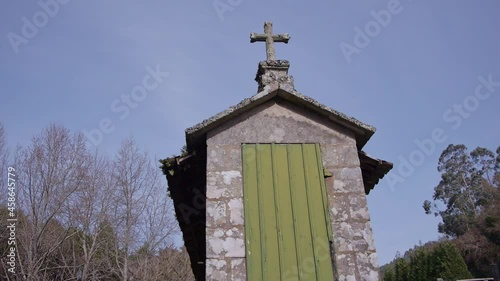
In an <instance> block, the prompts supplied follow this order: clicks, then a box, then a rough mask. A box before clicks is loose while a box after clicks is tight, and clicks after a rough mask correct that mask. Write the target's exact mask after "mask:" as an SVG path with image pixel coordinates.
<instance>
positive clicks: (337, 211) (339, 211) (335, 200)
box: [328, 193, 351, 222]
mask: <svg viewBox="0 0 500 281" xmlns="http://www.w3.org/2000/svg"><path fill="white" fill-rule="evenodd" d="M328 201H329V203H330V204H329V205H330V206H331V208H330V220H331V221H332V222H345V221H347V220H349V217H350V216H349V210H350V209H351V206H350V200H349V195H344V194H341V193H334V194H329V195H328Z"/></svg>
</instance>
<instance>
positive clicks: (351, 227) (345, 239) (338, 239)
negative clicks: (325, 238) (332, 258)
mask: <svg viewBox="0 0 500 281" xmlns="http://www.w3.org/2000/svg"><path fill="white" fill-rule="evenodd" d="M333 233H334V236H333V240H334V247H335V250H336V251H337V252H351V251H356V252H366V251H374V250H375V246H374V244H375V243H374V242H373V236H372V231H371V227H370V224H369V223H368V222H366V223H359V222H351V223H349V222H341V223H333Z"/></svg>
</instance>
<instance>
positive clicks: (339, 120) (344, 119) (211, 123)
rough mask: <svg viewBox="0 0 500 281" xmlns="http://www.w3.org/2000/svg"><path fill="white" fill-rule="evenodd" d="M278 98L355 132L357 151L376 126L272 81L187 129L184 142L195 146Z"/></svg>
mask: <svg viewBox="0 0 500 281" xmlns="http://www.w3.org/2000/svg"><path fill="white" fill-rule="evenodd" d="M276 97H279V98H281V99H284V100H286V101H289V102H290V103H292V104H294V105H296V106H299V107H303V108H306V109H308V110H310V111H312V112H315V113H317V114H319V115H320V116H323V117H324V118H325V119H327V120H330V121H331V122H333V123H335V124H337V125H340V126H342V127H345V128H347V129H348V130H350V131H353V132H354V133H355V137H356V143H357V147H358V150H361V148H362V147H363V146H364V145H365V144H366V143H367V142H368V140H369V139H370V137H371V136H372V135H373V134H374V133H375V128H374V127H373V126H370V125H368V124H365V123H363V122H361V121H359V120H357V119H355V118H353V117H350V116H348V115H346V114H344V113H342V112H339V111H336V110H334V109H332V108H330V107H328V106H326V105H323V104H321V103H319V102H317V101H316V100H314V99H312V98H310V97H307V96H305V95H303V94H301V93H299V92H297V91H295V90H294V89H293V86H290V85H289V84H283V83H273V84H270V85H268V86H266V87H265V88H264V89H263V90H262V91H261V92H259V93H257V94H256V95H254V96H252V97H250V98H247V99H244V100H242V101H241V102H240V103H238V104H236V105H234V106H231V107H229V108H228V109H226V110H224V111H222V112H220V113H218V114H216V115H214V116H212V117H210V118H208V119H206V120H204V121H203V122H201V123H199V124H196V125H194V126H193V127H190V128H188V129H186V142H187V146H188V148H189V147H196V146H197V145H198V144H200V143H201V142H204V141H205V138H206V133H207V132H208V131H211V130H213V129H215V128H217V127H218V126H220V125H222V124H224V123H225V122H227V121H228V120H230V119H233V118H234V117H236V116H238V115H240V114H243V113H245V112H247V111H249V110H251V109H253V108H255V107H257V106H259V105H261V104H263V103H265V102H267V101H269V100H271V99H273V98H276Z"/></svg>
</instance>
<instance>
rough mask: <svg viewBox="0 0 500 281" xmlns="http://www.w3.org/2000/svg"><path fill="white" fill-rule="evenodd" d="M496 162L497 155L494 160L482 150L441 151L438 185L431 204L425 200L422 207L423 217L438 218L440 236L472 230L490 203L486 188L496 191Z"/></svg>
mask: <svg viewBox="0 0 500 281" xmlns="http://www.w3.org/2000/svg"><path fill="white" fill-rule="evenodd" d="M497 151H500V148H499V149H497ZM499 159H500V155H497V157H496V158H495V154H494V153H493V152H491V151H490V150H488V149H486V148H482V147H478V148H476V149H474V150H473V151H472V152H470V153H469V154H468V153H467V147H465V145H462V144H460V145H453V144H450V145H449V146H448V147H447V148H446V149H445V150H444V151H443V153H442V154H441V157H440V158H439V163H438V168H437V169H438V171H439V172H440V173H441V181H440V182H439V184H438V185H437V186H436V187H435V188H434V195H433V201H434V202H431V201H428V200H426V201H425V202H424V204H423V208H424V210H425V213H426V214H431V213H434V215H436V216H441V218H442V223H440V224H439V226H438V230H439V232H440V233H443V234H446V235H447V236H449V237H459V236H461V235H463V234H465V233H466V232H467V231H468V230H469V229H470V228H471V227H474V225H475V224H476V223H477V218H478V216H479V215H480V214H481V211H482V210H483V209H484V208H485V207H486V206H488V205H489V204H491V202H492V201H493V200H492V199H493V198H492V196H491V192H490V190H489V189H488V188H489V187H496V188H498V180H497V179H498V172H499V166H500V164H499V163H500V162H499ZM440 206H444V209H440V208H439V207H440Z"/></svg>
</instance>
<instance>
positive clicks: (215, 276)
mask: <svg viewBox="0 0 500 281" xmlns="http://www.w3.org/2000/svg"><path fill="white" fill-rule="evenodd" d="M206 270H207V271H206V276H207V280H214V281H215V280H216V281H223V280H227V264H226V261H225V260H223V259H207V263H206Z"/></svg>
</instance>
